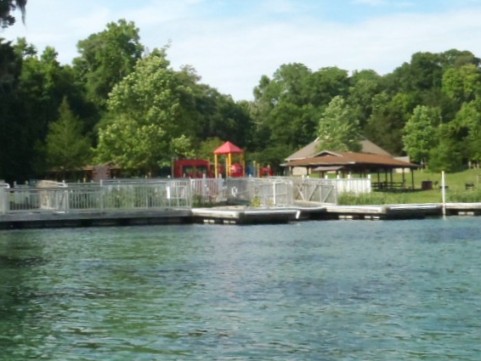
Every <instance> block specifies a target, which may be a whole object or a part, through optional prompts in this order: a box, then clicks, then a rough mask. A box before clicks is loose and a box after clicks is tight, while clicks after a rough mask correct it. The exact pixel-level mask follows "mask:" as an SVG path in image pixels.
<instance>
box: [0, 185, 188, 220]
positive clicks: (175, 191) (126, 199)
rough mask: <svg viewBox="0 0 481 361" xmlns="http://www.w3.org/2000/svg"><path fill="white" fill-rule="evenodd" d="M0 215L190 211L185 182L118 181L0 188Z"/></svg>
mask: <svg viewBox="0 0 481 361" xmlns="http://www.w3.org/2000/svg"><path fill="white" fill-rule="evenodd" d="M0 202H1V206H0V213H3V214H5V213H9V212H14V213H15V212H25V211H55V212H81V211H100V210H109V211H114V210H127V211H128V210H138V209H158V208H190V207H191V206H192V196H191V187H190V183H189V181H188V180H149V181H144V180H118V181H115V182H105V183H78V184H77V183H75V184H62V183H60V184H55V185H53V184H49V185H45V184H44V185H41V186H39V187H26V186H22V187H14V188H9V187H0Z"/></svg>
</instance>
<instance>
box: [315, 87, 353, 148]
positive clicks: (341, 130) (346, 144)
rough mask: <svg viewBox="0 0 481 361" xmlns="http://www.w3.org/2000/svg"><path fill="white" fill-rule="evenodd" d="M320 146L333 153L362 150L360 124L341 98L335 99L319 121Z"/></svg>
mask: <svg viewBox="0 0 481 361" xmlns="http://www.w3.org/2000/svg"><path fill="white" fill-rule="evenodd" d="M318 137H319V145H320V148H322V149H329V150H333V151H359V150H360V149H361V145H360V140H361V135H360V129H359V122H358V120H357V119H356V118H355V117H354V113H353V111H352V109H351V108H350V107H349V105H347V104H346V101H345V100H344V98H342V97H341V96H336V97H334V98H333V99H332V100H331V102H330V103H329V105H328V106H327V108H326V110H324V113H323V114H322V116H321V118H320V119H319V128H318Z"/></svg>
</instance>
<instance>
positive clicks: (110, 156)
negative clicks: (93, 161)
mask: <svg viewBox="0 0 481 361" xmlns="http://www.w3.org/2000/svg"><path fill="white" fill-rule="evenodd" d="M169 65H170V63H169V61H168V60H167V58H166V54H165V49H163V50H155V51H153V52H152V53H151V54H150V55H149V56H148V57H146V58H144V59H142V60H140V61H139V62H138V63H137V65H136V67H135V70H134V71H133V72H132V73H131V74H129V75H128V76H126V77H125V78H124V79H123V80H122V81H120V82H119V83H118V84H117V85H116V86H115V87H114V89H113V90H112V92H111V94H110V97H109V101H108V109H109V113H108V119H107V120H106V121H105V123H104V124H103V125H102V126H101V128H100V130H99V141H98V147H97V157H98V160H99V161H102V162H108V161H111V162H113V163H115V164H117V165H119V166H121V167H123V168H126V169H141V170H144V171H146V172H150V173H153V172H154V171H156V170H157V169H158V168H159V167H162V166H165V165H169V164H170V162H171V159H172V158H173V157H176V156H179V155H180V154H178V150H179V144H180V145H182V144H183V145H184V146H185V145H186V144H187V141H186V139H187V138H189V139H192V138H193V137H194V136H195V130H196V127H195V124H193V123H192V119H193V118H192V116H191V115H192V111H191V110H192V109H191V107H190V105H191V104H192V95H191V94H192V87H191V84H192V83H195V80H196V77H195V76H194V74H192V76H191V78H190V81H189V82H188V81H187V80H186V79H185V76H186V74H185V73H182V74H180V73H178V72H175V71H174V70H173V69H171V68H170V67H169ZM187 151H188V150H187V149H185V148H184V149H183V150H182V152H183V153H185V152H187Z"/></svg>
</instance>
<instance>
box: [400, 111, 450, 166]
mask: <svg viewBox="0 0 481 361" xmlns="http://www.w3.org/2000/svg"><path fill="white" fill-rule="evenodd" d="M440 118H441V115H440V113H439V109H435V108H429V107H426V106H424V105H419V106H417V107H416V108H415V109H414V111H413V114H412V116H411V117H410V118H409V119H408V121H407V123H406V126H405V127H404V135H403V138H402V139H403V142H404V150H405V151H406V152H407V154H408V155H409V157H410V158H411V160H412V161H414V162H420V163H423V164H425V163H426V162H427V160H428V158H429V152H430V151H431V149H432V148H433V147H434V145H435V144H436V140H437V139H436V132H435V129H436V127H437V125H438V124H439V123H440Z"/></svg>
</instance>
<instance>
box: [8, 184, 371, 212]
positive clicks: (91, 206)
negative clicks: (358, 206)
mask: <svg viewBox="0 0 481 361" xmlns="http://www.w3.org/2000/svg"><path fill="white" fill-rule="evenodd" d="M370 191H371V180H370V179H318V178H304V177H292V178H288V177H268V178H252V177H249V178H227V179H222V178H217V179H215V178H203V179H124V180H109V181H104V182H101V183H70V184H65V183H56V182H39V183H38V186H37V187H30V186H20V187H14V188H10V187H9V186H8V184H2V183H0V214H6V213H9V212H22V211H55V212H82V211H99V210H106V211H114V210H138V209H159V208H190V207H192V206H196V207H198V206H205V205H211V206H212V205H219V204H242V205H248V206H252V207H263V208H270V207H290V206H293V205H295V204H296V203H299V202H303V203H306V202H311V203H330V204H335V203H337V197H338V194H340V193H344V192H349V193H355V194H359V193H369V192H370Z"/></svg>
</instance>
